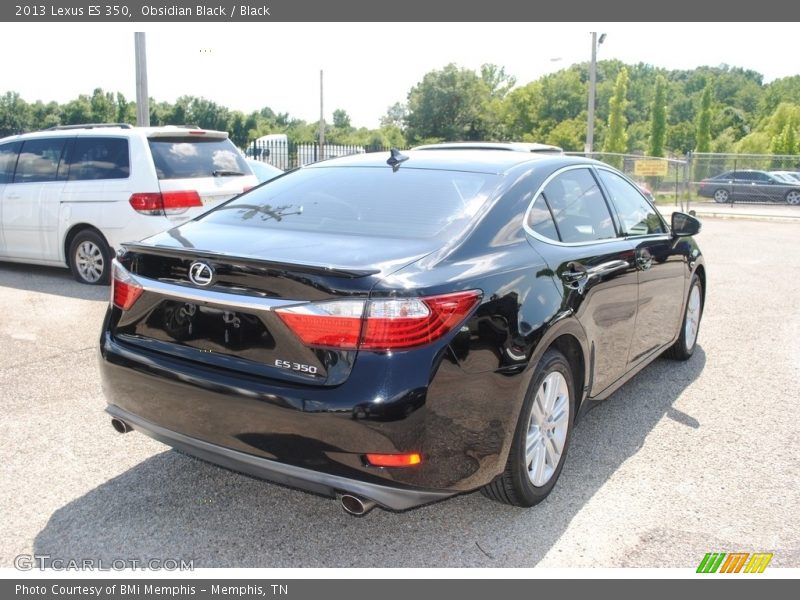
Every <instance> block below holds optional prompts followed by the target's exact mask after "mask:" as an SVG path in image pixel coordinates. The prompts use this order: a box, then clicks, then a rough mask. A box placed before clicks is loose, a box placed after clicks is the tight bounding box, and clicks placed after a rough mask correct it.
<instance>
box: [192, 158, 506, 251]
mask: <svg viewBox="0 0 800 600" xmlns="http://www.w3.org/2000/svg"><path fill="white" fill-rule="evenodd" d="M499 180H500V176H499V175H494V174H487V173H473V172H464V171H446V170H432V169H413V168H408V167H403V168H400V169H398V170H397V171H393V170H392V169H391V168H390V167H388V166H387V167H318V168H306V169H300V170H297V171H294V172H292V173H289V174H287V175H284V176H282V177H279V178H277V179H274V180H272V181H270V182H268V183H266V184H263V185H262V186H260V187H258V188H256V189H254V190H253V191H251V192H248V193H246V194H244V195H242V196H239V197H238V198H236V199H235V200H232V201H231V202H228V203H227V204H224V205H222V206H221V207H219V208H217V209H216V210H213V211H211V212H210V213H207V214H206V215H204V216H203V217H201V218H202V219H203V220H204V221H206V222H211V223H218V224H224V225H246V226H250V227H262V228H265V229H282V230H296V231H317V232H323V233H340V234H352V235H368V236H374V237H388V238H417V239H429V238H437V239H442V240H445V239H449V238H450V237H452V236H453V235H455V234H457V233H458V232H459V231H460V230H461V229H462V228H463V227H464V226H465V225H466V224H467V223H468V222H469V221H470V220H471V219H472V218H473V217H474V216H475V215H476V214H477V212H478V210H479V209H480V208H481V206H483V204H484V203H485V202H486V201H487V199H488V198H489V196H490V195H491V192H492V191H493V190H494V188H495V187H496V186H497V184H498V182H499Z"/></svg>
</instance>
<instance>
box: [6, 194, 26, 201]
mask: <svg viewBox="0 0 800 600" xmlns="http://www.w3.org/2000/svg"><path fill="white" fill-rule="evenodd" d="M6 198H8V199H9V200H19V199H20V198H22V196H20V195H19V194H14V193H11V194H6Z"/></svg>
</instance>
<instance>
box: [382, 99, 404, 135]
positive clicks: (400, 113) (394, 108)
mask: <svg viewBox="0 0 800 600" xmlns="http://www.w3.org/2000/svg"><path fill="white" fill-rule="evenodd" d="M406 117H408V106H406V105H405V104H403V103H402V102H395V103H394V104H392V105H391V106H390V107H389V108H387V109H386V114H385V115H383V116H382V117H381V127H397V128H398V129H401V130H402V129H403V128H404V127H405V125H406Z"/></svg>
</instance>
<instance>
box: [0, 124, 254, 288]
mask: <svg viewBox="0 0 800 600" xmlns="http://www.w3.org/2000/svg"><path fill="white" fill-rule="evenodd" d="M257 183H258V182H257V180H256V178H255V176H254V175H253V173H252V171H251V170H250V167H249V166H248V165H247V163H246V161H245V159H244V157H243V156H242V154H241V153H240V152H239V150H238V149H237V148H236V146H234V145H233V143H232V142H231V141H230V140H229V139H228V134H227V133H226V132H223V131H211V130H206V129H198V128H190V127H175V126H167V127H132V126H130V125H127V124H99V125H79V126H64V127H56V128H53V129H48V130H45V131H37V132H35V133H25V134H22V135H17V136H12V137H7V138H4V139H0V261H12V262H24V263H33V264H40V265H54V266H66V267H69V268H70V269H71V270H72V273H73V275H74V276H75V278H76V279H77V280H78V281H80V282H82V283H89V284H104V283H108V281H109V272H110V269H111V259H112V258H113V255H114V250H115V249H116V248H119V246H120V244H121V243H123V242H128V241H136V240H140V239H142V238H145V237H148V236H150V235H153V234H155V233H158V232H160V231H163V230H165V229H168V228H170V227H173V226H175V225H178V224H180V223H183V222H184V221H187V220H189V219H192V218H194V217H196V216H197V215H199V214H201V213H202V212H205V211H206V210H208V209H209V208H210V207H212V206H214V205H217V204H219V203H220V202H223V201H225V200H228V199H229V198H232V197H234V196H236V195H238V194H240V193H242V192H243V191H246V190H248V189H249V188H251V187H254V186H255V185H257Z"/></svg>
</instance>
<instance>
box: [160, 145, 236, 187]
mask: <svg viewBox="0 0 800 600" xmlns="http://www.w3.org/2000/svg"><path fill="white" fill-rule="evenodd" d="M148 142H149V144H150V151H151V152H152V154H153V162H154V163H155V166H156V173H157V174H158V178H159V179H195V178H198V177H231V176H237V175H251V174H252V172H251V171H250V167H248V166H247V163H246V162H245V160H244V158H243V157H242V155H241V154H240V153H239V151H238V150H237V149H236V146H234V145H233V142H231V141H230V140H229V139H227V138H225V139H219V138H200V137H196V136H195V137H191V138H188V137H186V136H178V137H157V138H150V139H149V140H148Z"/></svg>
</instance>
